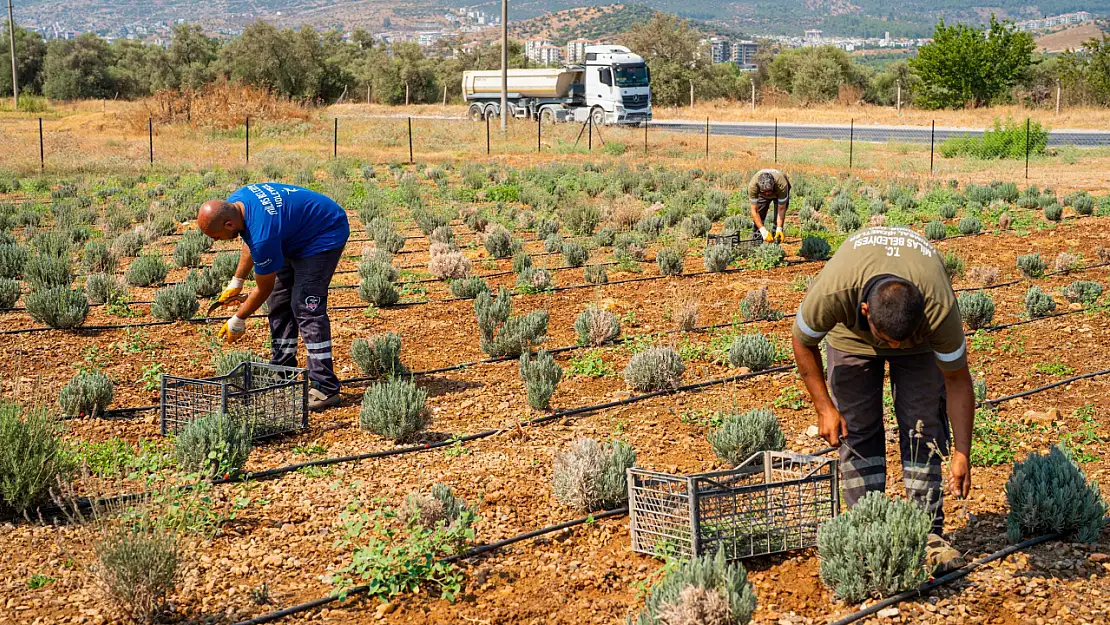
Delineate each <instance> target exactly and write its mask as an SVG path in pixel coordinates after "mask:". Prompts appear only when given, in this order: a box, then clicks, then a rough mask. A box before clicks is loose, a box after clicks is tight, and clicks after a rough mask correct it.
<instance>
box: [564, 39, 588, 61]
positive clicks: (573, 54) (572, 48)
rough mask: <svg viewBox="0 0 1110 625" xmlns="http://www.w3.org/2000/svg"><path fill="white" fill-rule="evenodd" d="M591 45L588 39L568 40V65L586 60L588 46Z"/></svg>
mask: <svg viewBox="0 0 1110 625" xmlns="http://www.w3.org/2000/svg"><path fill="white" fill-rule="evenodd" d="M588 45H590V41H589V40H588V39H582V38H578V39H571V40H570V41H568V42H567V53H566V59H567V64H568V65H576V64H579V63H585V62H586V46H588Z"/></svg>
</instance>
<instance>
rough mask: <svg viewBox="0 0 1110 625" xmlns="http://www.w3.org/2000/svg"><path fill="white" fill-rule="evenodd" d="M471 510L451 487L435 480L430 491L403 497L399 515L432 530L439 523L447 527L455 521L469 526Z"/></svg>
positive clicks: (471, 518)
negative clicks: (403, 501) (403, 502)
mask: <svg viewBox="0 0 1110 625" xmlns="http://www.w3.org/2000/svg"><path fill="white" fill-rule="evenodd" d="M473 512H474V511H473V510H472V509H471V508H470V506H468V505H466V501H464V500H463V499H462V498H461V497H456V496H455V493H454V491H452V490H451V487H449V486H447V485H446V484H443V483H442V482H437V483H435V484H432V491H431V492H430V493H410V494H409V496H408V497H406V498H405V506H404V508H403V509H402V510H401V517H402V518H404V519H405V520H406V521H408V522H412V523H417V524H419V525H420V526H421V527H423V528H424V529H426V530H432V529H435V528H436V527H437V526H440V525H442V526H444V527H447V526H450V525H453V524H455V523H459V524H463V525H464V526H466V527H469V526H470V523H471V522H472V521H473V518H474V517H473Z"/></svg>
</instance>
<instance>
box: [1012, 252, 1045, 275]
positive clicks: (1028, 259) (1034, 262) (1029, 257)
mask: <svg viewBox="0 0 1110 625" xmlns="http://www.w3.org/2000/svg"><path fill="white" fill-rule="evenodd" d="M1017 268H1018V269H1019V270H1020V271H1021V273H1023V274H1025V277H1027V278H1040V277H1041V276H1043V275H1044V268H1045V263H1044V260H1042V259H1041V255H1040V253H1036V254H1024V255H1022V256H1018V257H1017Z"/></svg>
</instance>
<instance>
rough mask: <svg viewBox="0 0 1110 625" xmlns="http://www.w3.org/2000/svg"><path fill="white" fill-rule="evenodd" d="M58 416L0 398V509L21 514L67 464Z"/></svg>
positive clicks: (44, 496) (54, 484)
mask: <svg viewBox="0 0 1110 625" xmlns="http://www.w3.org/2000/svg"><path fill="white" fill-rule="evenodd" d="M68 457H69V456H68V454H67V451H66V445H65V443H64V441H63V440H62V432H61V426H60V425H59V423H58V420H57V419H56V418H55V417H54V416H53V415H51V414H50V413H49V412H47V411H46V409H45V408H42V407H37V408H27V409H25V408H23V407H22V406H20V405H19V404H15V403H11V402H8V401H5V400H0V509H3V510H5V511H9V512H13V513H16V514H24V513H25V512H26V511H28V510H30V509H31V508H32V507H34V506H36V505H38V504H39V503H42V502H43V501H45V500H46V499H47V497H48V495H49V492H50V489H51V488H55V487H57V485H58V481H59V480H60V479H64V478H66V477H67V476H68V474H69V472H70V470H71V468H72V467H71V465H70V463H69V460H68Z"/></svg>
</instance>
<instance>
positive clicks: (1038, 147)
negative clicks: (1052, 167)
mask: <svg viewBox="0 0 1110 625" xmlns="http://www.w3.org/2000/svg"><path fill="white" fill-rule="evenodd" d="M1027 146H1028V148H1029V153H1030V154H1035V155H1037V154H1044V153H1045V148H1046V147H1047V146H1048V129H1047V128H1044V127H1043V126H1041V124H1040V122H1032V123H1031V125H1030V127H1029V132H1028V133H1026V131H1025V124H1022V123H1020V122H1017V121H1014V120H1013V119H1007V120H1006V121H1005V122H1003V121H1001V120H999V119H995V120H994V127H993V128H988V129H987V130H985V131H984V132H983V134H982V135H978V136H974V135H965V136H963V137H952V138H951V139H945V140H944V141H943V142H941V144H940V146H939V150H940V153H941V155H942V156H944V157H945V158H953V157H957V156H970V157H973V158H981V159H1001V158H1012V159H1022V158H1025V154H1026V147H1027Z"/></svg>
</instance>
